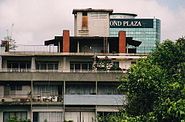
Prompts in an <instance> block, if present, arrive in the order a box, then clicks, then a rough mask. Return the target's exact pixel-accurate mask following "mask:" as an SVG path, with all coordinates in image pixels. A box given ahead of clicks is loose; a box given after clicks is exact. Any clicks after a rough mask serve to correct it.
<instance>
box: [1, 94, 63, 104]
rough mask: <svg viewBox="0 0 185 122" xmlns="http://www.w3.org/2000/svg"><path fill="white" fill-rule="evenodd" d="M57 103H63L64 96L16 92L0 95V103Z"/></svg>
mask: <svg viewBox="0 0 185 122" xmlns="http://www.w3.org/2000/svg"><path fill="white" fill-rule="evenodd" d="M31 102H32V103H33V104H46V103H47V104H55V103H60V104H61V103H63V97H62V96H61V95H50V96H41V95H27V94H16V95H5V96H4V97H0V104H6V103H11V104H30V103H31Z"/></svg>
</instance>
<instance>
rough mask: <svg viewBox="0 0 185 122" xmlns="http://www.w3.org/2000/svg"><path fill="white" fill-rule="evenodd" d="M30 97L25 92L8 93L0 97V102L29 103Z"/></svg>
mask: <svg viewBox="0 0 185 122" xmlns="http://www.w3.org/2000/svg"><path fill="white" fill-rule="evenodd" d="M30 102H31V99H30V96H29V95H26V94H16V95H8V96H4V97H1V98H0V104H5V105H6V104H9V105H10V104H12V105H14V104H16V105H17V104H21V105H23V104H30Z"/></svg>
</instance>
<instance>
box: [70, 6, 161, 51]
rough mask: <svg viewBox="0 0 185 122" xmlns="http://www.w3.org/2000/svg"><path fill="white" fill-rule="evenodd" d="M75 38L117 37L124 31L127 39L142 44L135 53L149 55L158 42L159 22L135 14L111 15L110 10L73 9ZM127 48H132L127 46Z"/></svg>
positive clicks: (111, 11)
mask: <svg viewBox="0 0 185 122" xmlns="http://www.w3.org/2000/svg"><path fill="white" fill-rule="evenodd" d="M73 14H74V34H75V36H103V37H109V36H110V37H118V33H119V31H126V36H127V37H132V38H133V39H134V40H139V41H141V42H142V44H141V45H140V46H139V48H137V53H149V52H151V51H152V50H153V49H155V46H156V43H158V42H160V33H161V32H160V29H161V28H160V26H161V25H160V20H159V19H156V18H137V15H136V14H130V13H113V10H111V9H92V8H88V9H74V10H73ZM128 48H133V47H132V46H131V45H128Z"/></svg>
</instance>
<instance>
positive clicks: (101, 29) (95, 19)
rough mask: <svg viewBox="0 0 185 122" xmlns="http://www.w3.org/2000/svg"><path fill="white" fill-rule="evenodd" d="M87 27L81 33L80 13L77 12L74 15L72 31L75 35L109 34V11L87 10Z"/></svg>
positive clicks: (106, 35)
mask: <svg viewBox="0 0 185 122" xmlns="http://www.w3.org/2000/svg"><path fill="white" fill-rule="evenodd" d="M87 17H88V28H87V30H88V31H87V33H86V34H85V35H83V34H81V33H80V31H81V30H83V29H82V13H81V12H78V13H77V14H76V17H75V22H74V23H75V25H74V28H75V30H74V33H75V36H105V37H108V36H109V13H106V12H89V13H88V14H87Z"/></svg>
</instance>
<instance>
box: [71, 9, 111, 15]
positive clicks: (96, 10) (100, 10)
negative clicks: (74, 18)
mask: <svg viewBox="0 0 185 122" xmlns="http://www.w3.org/2000/svg"><path fill="white" fill-rule="evenodd" d="M77 12H107V13H110V14H111V13H112V12H113V9H92V8H86V9H73V14H76V13H77Z"/></svg>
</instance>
